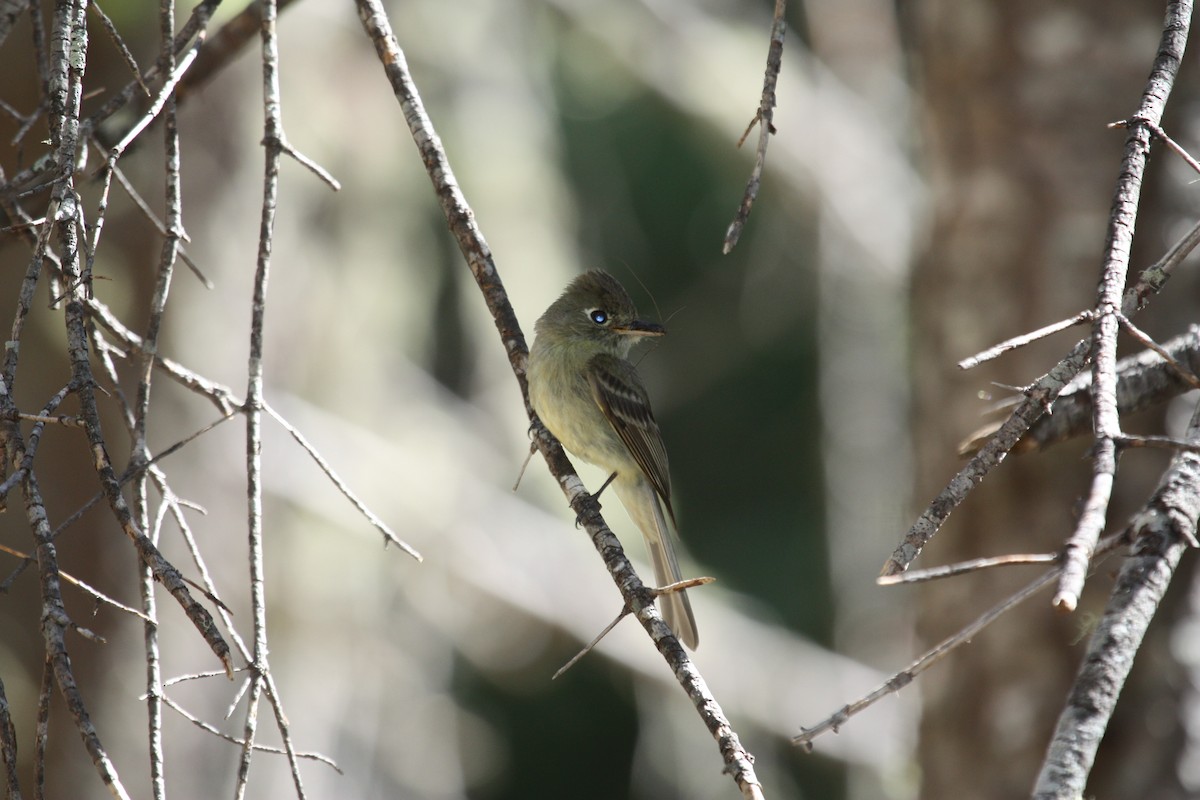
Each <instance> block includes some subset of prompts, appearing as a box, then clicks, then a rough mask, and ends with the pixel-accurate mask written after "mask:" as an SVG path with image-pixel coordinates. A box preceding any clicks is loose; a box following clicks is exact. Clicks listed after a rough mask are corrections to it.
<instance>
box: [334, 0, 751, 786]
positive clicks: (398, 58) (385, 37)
mask: <svg viewBox="0 0 1200 800" xmlns="http://www.w3.org/2000/svg"><path fill="white" fill-rule="evenodd" d="M356 3H357V7H358V15H359V18H360V19H361V21H362V24H363V28H364V29H365V30H366V32H367V35H368V36H369V37H370V39H371V41H372V42H374V44H375V50H376V53H377V54H378V56H379V59H380V61H381V62H382V64H383V67H384V71H385V73H386V75H387V78H388V81H389V82H390V83H391V86H392V91H393V92H394V93H395V95H396V98H397V100H398V101H399V102H400V108H401V111H402V112H403V114H404V119H405V121H406V122H407V123H408V126H409V130H410V131H411V133H412V136H413V140H414V142H415V143H416V145H417V149H418V151H419V152H420V155H421V159H422V161H423V162H424V163H425V168H426V171H427V172H428V174H429V178H430V180H431V181H432V182H433V186H434V191H435V192H436V193H437V197H438V200H439V202H440V203H441V205H442V210H443V212H444V213H445V215H446V220H447V222H448V223H449V226H450V231H451V233H452V234H453V235H454V237H455V239H456V241H457V242H458V245H459V249H460V250H461V251H462V253H463V256H464V257H465V258H466V261H467V265H468V267H469V268H470V270H471V273H472V275H473V276H474V277H475V281H476V283H477V284H478V285H479V288H480V291H481V292H482V293H483V297H484V301H485V302H486V304H487V307H488V311H489V312H491V315H492V319H493V321H494V322H495V324H496V328H497V330H498V331H499V334H500V341H501V343H502V344H503V346H504V348H505V351H506V353H507V355H508V359H509V363H510V365H511V366H512V369H513V374H514V375H515V376H516V379H517V384H518V386H519V388H520V391H521V396H522V399H523V400H524V403H525V409H526V413H527V414H528V415H529V418H530V420H531V422H533V423H534V431H535V433H534V441H535V443H536V444H537V445H538V449H539V450H541V452H542V456H543V457H544V458H545V459H546V464H547V466H549V468H550V471H551V473H552V474H553V475H554V477H555V479H556V480H557V481H558V483H559V486H560V487H561V488H562V491H563V493H564V494H565V495H566V497H567V499H568V501H569V503H570V505H571V508H572V509H573V510H574V511H575V514H576V517H577V518H578V519H579V520H580V521H581V522H582V524H583V525H584V527H585V528H586V529H587V531H588V534H589V535H590V536H591V538H592V544H593V546H594V547H595V548H596V550H597V551H598V552H599V553H600V555H601V556H602V557H603V559H604V562H605V566H606V567H607V568H608V571H609V574H610V575H611V576H612V578H613V581H614V582H615V583H616V584H617V586H618V587H619V589H620V591H621V596H622V598H623V599H624V601H625V602H626V603H628V604H629V606H630V607H631V608H632V609H633V613H634V614H635V615H636V616H637V618H638V621H639V622H640V623H641V625H642V627H643V628H644V629H645V630H646V632H647V633H648V634H649V635H650V637H651V639H652V640H653V641H654V644H655V646H656V647H657V648H658V651H659V652H660V653H661V654H662V656H663V658H664V659H666V661H667V664H668V665H669V666H670V667H671V670H672V672H673V673H674V674H675V678H676V680H677V681H678V682H679V685H680V686H681V687H683V689H684V691H685V692H687V694H688V696H689V697H690V698H691V699H692V702H693V704H694V705H695V707H696V710H697V712H699V714H700V716H701V718H702V719H703V720H704V724H705V726H706V727H707V728H708V730H709V732H710V733H711V734H712V736H713V738H714V739H715V740H716V742H717V744H718V747H719V749H720V752H721V757H722V759H723V760H724V762H725V769H726V771H728V772H729V773H730V774H731V775H732V776H733V779H734V781H735V782H736V783H737V785H738V787H739V789H740V790H741V792H742V795H743V797H745V798H747V800H752V799H754V798H762V797H763V792H762V787H761V785H760V784H759V781H758V777H757V775H755V772H754V765H753V757H752V756H751V755H750V754H749V753H748V752H747V751H746V750H745V748H744V747H742V744H741V742H740V740H739V739H738V735H737V733H736V732H734V730H733V728H732V727H731V726H730V724H729V721H728V720H727V719H726V718H725V714H724V712H723V711H722V710H721V707H720V705H719V704H718V703H717V700H716V698H715V697H713V695H712V693H711V692H709V690H708V687H707V686H706V685H705V683H704V679H703V678H702V677H701V676H700V673H699V671H698V670H697V669H696V667H695V665H694V664H693V663H692V661H691V659H690V658H688V655H687V653H686V652H684V649H683V647H682V646H681V645H680V644H679V642H678V640H677V639H676V638H675V636H674V635H673V634H672V633H671V631H670V629H669V628H667V626H666V624H665V623H664V622H663V621H662V617H661V616H659V613H658V610H657V609H656V608H655V604H654V596H653V593H652V592H650V591H649V590H648V589H647V587H646V586H645V585H644V584H643V583H642V581H641V580H640V579H639V578H638V576H637V573H636V572H634V570H633V566H632V565H631V564H630V563H629V561H628V559H626V558H625V553H624V551H623V550H622V549H621V544H620V542H619V541H617V537H616V536H614V535H613V533H612V531H610V530H609V529H608V526H607V525H606V524H605V522H604V519H603V517H601V516H600V509H599V504H598V503H597V502H596V500H595V498H594V497H592V496H591V495H590V494H588V492H587V490H586V489H585V488H584V486H583V482H582V481H580V480H579V476H578V475H576V474H575V470H574V468H573V467H572V466H571V463H570V461H568V460H567V457H566V455H565V454H564V453H563V450H562V447H561V446H560V445H559V444H558V442H557V441H556V440H555V439H554V437H552V436H551V435H550V434H549V432H547V431H546V429H545V427H544V426H543V425H542V424H541V422H540V421H537V416H536V415H535V414H534V413H533V410H532V408H531V406H530V404H529V391H528V384H527V382H526V379H525V365H526V358H527V356H528V349H527V348H526V346H525V336H524V334H523V333H522V332H521V327H520V324H519V323H518V322H517V318H516V313H515V312H514V311H513V308H512V304H511V303H509V300H508V295H507V293H506V292H505V290H504V284H503V283H502V282H501V280H500V275H499V272H498V271H497V269H496V264H495V262H494V261H493V259H492V255H491V250H490V248H489V247H488V245H487V242H486V241H485V240H484V238H483V234H482V233H481V232H480V230H479V227H478V225H477V224H476V222H475V216H474V213H473V212H472V211H471V208H470V206H469V205H468V204H467V201H466V198H465V197H464V196H463V194H462V191H461V190H460V189H459V187H458V183H457V181H456V179H455V177H454V172H453V170H451V168H450V164H449V162H448V161H447V159H446V153H445V151H444V149H443V148H442V145H441V140H440V139H439V138H438V135H437V133H436V132H435V130H434V128H433V124H432V123H431V122H430V120H429V117H428V115H427V114H426V113H425V108H424V105H423V104H422V102H421V98H420V95H419V94H418V92H417V88H416V85H415V84H414V83H413V80H412V76H411V75H410V74H409V71H408V64H407V61H406V59H405V57H404V53H403V51H401V49H400V46H399V45H398V44H397V42H396V37H395V35H394V34H393V33H392V28H391V24H390V23H389V22H388V19H387V14H386V13H385V12H384V9H383V6H382V4H381V3H380V2H379V0H356Z"/></svg>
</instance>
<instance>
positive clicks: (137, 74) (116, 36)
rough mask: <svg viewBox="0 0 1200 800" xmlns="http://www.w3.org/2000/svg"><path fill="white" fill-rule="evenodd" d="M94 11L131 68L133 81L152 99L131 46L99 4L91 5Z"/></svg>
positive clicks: (122, 58) (123, 59)
mask: <svg viewBox="0 0 1200 800" xmlns="http://www.w3.org/2000/svg"><path fill="white" fill-rule="evenodd" d="M89 6H90V8H91V9H92V11H95V12H96V16H98V17H100V23H101V24H102V25H103V26H104V32H105V33H107V34H108V38H109V39H111V40H112V43H113V44H114V45H115V46H116V48H117V51H118V52H119V53H120V54H121V60H122V61H124V62H125V66H127V67H129V71H130V72H131V73H133V79H134V80H135V81H136V82H137V85H138V88H140V89H141V90H142V93H143V94H145V95H146V97H150V96H151V95H150V87H149V86H147V85H146V83H145V81H143V80H142V72H141V70H140V69H138V65H137V60H136V59H135V58H134V57H133V53H131V52H129V46H128V45H126V44H125V39H124V38H123V37H122V36H121V34H120V32H119V31H118V30H117V26H116V25H114V24H113V21H112V20H111V19H109V17H108V14H105V13H104V9H102V8H101V7H100V4H99V3H94V2H93V3H89Z"/></svg>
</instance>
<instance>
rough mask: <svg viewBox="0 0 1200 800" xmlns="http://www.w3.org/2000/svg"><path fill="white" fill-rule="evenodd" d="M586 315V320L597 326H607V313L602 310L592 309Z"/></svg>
mask: <svg viewBox="0 0 1200 800" xmlns="http://www.w3.org/2000/svg"><path fill="white" fill-rule="evenodd" d="M587 315H588V319H590V320H591V321H592V322H594V323H596V324H597V325H607V324H608V312H607V311H605V310H604V309H603V308H593V309H591V310H590V311H588V312H587Z"/></svg>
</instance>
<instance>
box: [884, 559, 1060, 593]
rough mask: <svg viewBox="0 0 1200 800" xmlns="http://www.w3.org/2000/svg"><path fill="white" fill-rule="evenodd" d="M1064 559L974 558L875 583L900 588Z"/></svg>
mask: <svg viewBox="0 0 1200 800" xmlns="http://www.w3.org/2000/svg"><path fill="white" fill-rule="evenodd" d="M1061 558H1062V555H1061V554H1059V553H1013V554H1011V555H1006V556H992V557H991V558H973V559H971V560H969V561H959V562H958V563H956V564H947V565H946V566H944V567H930V568H929V569H913V570H909V571H908V572H902V573H900V574H898V575H880V576H879V577H878V578H876V579H875V582H876V583H877V584H879V585H880V586H899V585H900V584H903V583H924V582H926V581H935V580H940V579H942V578H952V577H954V576H956V575H965V574H967V573H970V572H979V571H981V570H985V569H991V568H993V567H1011V566H1021V565H1028V564H1053V563H1054V562H1056V561H1058V560H1059V559H1061Z"/></svg>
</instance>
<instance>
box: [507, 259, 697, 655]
mask: <svg viewBox="0 0 1200 800" xmlns="http://www.w3.org/2000/svg"><path fill="white" fill-rule="evenodd" d="M535 331H536V337H535V339H534V342H533V347H532V348H531V349H530V351H529V367H528V371H527V373H526V375H527V377H528V379H529V399H530V402H531V403H532V404H533V410H534V411H536V412H537V415H538V417H539V418H540V419H541V420H542V422H543V423H544V424H545V426H546V427H547V428H548V429H549V430H550V432H551V433H553V434H554V435H555V437H557V438H558V440H559V441H560V442H562V444H563V447H565V448H567V450H569V451H570V452H571V453H572V454H574V455H576V456H578V457H579V458H582V459H583V460H584V461H587V462H589V463H591V464H595V465H596V466H598V467H601V468H602V469H604V470H606V471H607V472H609V473H616V478H615V479H614V480H613V482H612V487H613V490H614V491H616V493H617V497H618V498H620V500H621V503H622V504H623V505H624V506H625V510H626V511H628V512H629V516H630V517H631V518H632V519H633V521H634V523H635V524H636V525H637V526H638V529H639V530H641V532H642V536H643V537H644V538H645V540H646V548H647V549H648V550H649V551H650V560H651V562H652V563H653V565H654V578H655V580H656V581H657V582H658V583H659V585H666V584H670V583H675V582H676V581H679V580H681V579H682V577H683V576H682V574H681V573H680V571H679V562H678V561H677V560H676V557H675V550H674V546H673V531H672V530H671V527H672V526H674V523H675V512H674V509H673V508H672V507H671V477H670V474H669V472H668V468H667V451H666V448H665V447H664V446H663V441H662V434H661V433H660V432H659V429H658V423H657V422H655V421H654V414H653V412H652V411H651V410H650V398H649V396H648V395H647V394H646V388H645V386H643V385H642V380H641V378H640V377H639V376H638V374H637V370H636V369H635V368H634V366H633V364H632V363H630V362H629V360H628V355H629V351H630V349H631V348H632V347H633V345H634V344H636V343H637V342H638V340H639V339H641V338H642V337H644V336H661V335H662V334H664V333H666V330H665V329H664V328H663V327H662V326H661V325H657V324H655V323H652V322H645V321H643V320H640V319H638V315H637V308H636V307H634V304H633V300H631V299H630V297H629V294H628V292H626V291H625V289H624V288H623V287H622V286H621V284H620V283H618V282H617V279H616V278H614V277H613V276H611V275H609V274H608V273H607V272H602V271H600V270H592V271H590V272H585V273H584V274H583V275H580V276H579V277H578V278H576V279H575V280H574V281H572V282H571V283H570V284H569V285H568V286H567V288H566V290H565V291H564V292H563V294H562V296H561V297H559V298H558V299H557V300H555V301H554V303H553V304H552V305H551V306H550V308H548V309H546V313H544V314H542V316H541V318H540V319H538V321H537V325H536V326H535ZM664 508H665V509H666V514H664V513H663V509H664ZM668 517H669V518H670V523H668V521H667V518H668ZM661 608H662V614H663V618H664V619H665V620H666V622H667V625H669V626H670V628H671V630H673V631H674V632H675V635H676V636H678V637H679V638H680V639H681V640H682V641H683V643H684V644H686V645H687V646H688V647H690V648H692V649H693V650H694V649H696V647H697V645H698V644H699V642H700V638H699V635H698V634H697V632H696V620H695V617H694V616H693V615H692V606H691V603H689V602H688V598H687V594H686V593H685V592H673V593H671V594H668V595H664V596H663V598H662V603H661Z"/></svg>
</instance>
